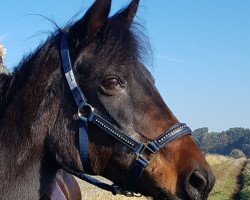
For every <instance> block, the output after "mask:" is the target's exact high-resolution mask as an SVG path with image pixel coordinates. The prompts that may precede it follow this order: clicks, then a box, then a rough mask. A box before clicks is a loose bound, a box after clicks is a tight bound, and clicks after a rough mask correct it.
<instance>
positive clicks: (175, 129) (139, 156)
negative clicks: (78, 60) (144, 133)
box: [60, 33, 191, 196]
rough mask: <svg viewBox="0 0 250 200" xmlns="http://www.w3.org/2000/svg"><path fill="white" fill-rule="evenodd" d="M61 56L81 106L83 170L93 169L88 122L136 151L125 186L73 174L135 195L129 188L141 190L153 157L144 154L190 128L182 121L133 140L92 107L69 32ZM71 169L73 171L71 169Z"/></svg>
mask: <svg viewBox="0 0 250 200" xmlns="http://www.w3.org/2000/svg"><path fill="white" fill-rule="evenodd" d="M60 51H61V59H62V67H63V70H64V73H65V77H66V80H67V82H68V85H69V88H70V90H71V92H72V95H73V97H74V99H75V102H76V104H77V106H78V115H79V150H80V157H81V161H82V163H83V165H84V171H85V172H87V173H88V172H89V171H90V159H89V151H88V144H89V139H88V124H89V123H92V124H94V125H96V126H97V127H99V128H101V129H102V130H103V131H105V132H106V133H107V134H109V135H110V136H112V137H113V138H115V139H117V140H118V141H119V142H121V143H122V144H123V145H125V146H126V147H127V148H129V149H130V150H131V152H133V153H134V154H135V157H136V158H135V161H134V162H133V164H132V166H131V172H130V173H131V175H130V177H129V179H128V182H127V184H126V185H127V186H126V188H125V190H123V189H121V188H120V187H119V186H116V185H114V184H113V185H108V184H106V183H102V182H100V181H99V180H96V179H94V178H92V177H90V176H88V175H87V174H74V175H76V176H78V177H79V178H81V179H83V180H85V181H87V182H89V183H91V184H93V185H96V186H97V187H100V188H102V189H105V190H108V191H111V192H112V193H113V194H124V195H126V196H131V195H132V196H133V195H134V193H133V192H130V191H135V192H137V191H138V184H139V181H140V178H141V175H142V173H143V171H144V169H145V168H146V167H147V166H148V164H149V163H150V161H149V160H148V159H147V158H145V156H144V154H145V152H146V151H147V153H150V154H156V153H157V152H158V151H159V150H160V149H161V148H163V147H164V146H166V145H167V144H168V143H169V142H171V141H173V140H174V139H176V138H179V137H182V136H184V135H191V130H190V128H189V127H188V126H187V125H186V124H183V123H177V124H175V125H174V126H172V127H170V128H169V129H168V130H167V131H165V132H164V133H163V134H161V135H160V136H158V137H157V138H156V139H154V140H152V141H150V142H148V143H142V142H138V141H136V140H134V139H133V138H131V137H130V136H129V134H126V133H123V132H121V131H120V130H118V129H117V128H116V127H115V126H114V125H113V124H111V123H110V122H109V121H107V120H106V119H104V118H103V117H102V116H99V115H98V114H97V113H96V112H95V111H94V109H93V107H92V106H91V105H90V104H89V103H88V102H87V98H86V97H85V95H84V93H83V92H82V90H81V88H80V87H79V86H78V83H77V81H76V79H75V76H74V73H73V70H72V66H71V59H70V54H69V47H68V35H67V33H64V34H63V36H62V39H61V50H60ZM70 173H72V172H70Z"/></svg>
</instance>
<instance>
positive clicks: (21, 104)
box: [0, 58, 60, 200]
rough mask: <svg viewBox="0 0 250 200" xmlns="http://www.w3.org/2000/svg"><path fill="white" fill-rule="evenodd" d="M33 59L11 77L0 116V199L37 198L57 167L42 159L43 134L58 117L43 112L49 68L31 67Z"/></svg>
mask: <svg viewBox="0 0 250 200" xmlns="http://www.w3.org/2000/svg"><path fill="white" fill-rule="evenodd" d="M32 59H33V58H31V61H29V62H27V64H26V65H25V66H22V67H21V68H20V69H19V70H18V71H16V72H14V74H13V75H12V77H11V80H10V82H9V84H10V85H9V87H11V89H10V90H9V91H7V93H9V94H7V99H6V102H7V103H6V105H4V112H3V113H1V116H0V180H1V181H0V192H1V195H3V196H1V199H20V200H25V199H39V198H40V196H41V195H42V193H43V192H44V191H45V190H46V189H47V188H48V186H49V184H50V182H51V181H52V179H53V177H54V176H55V174H56V172H57V168H58V167H57V166H56V164H55V162H53V160H52V161H51V160H49V161H48V159H49V158H47V157H48V156H47V157H46V158H45V157H44V155H48V154H47V152H45V151H46V148H45V139H46V133H47V132H48V127H50V126H52V123H53V122H54V121H55V120H56V114H57V113H49V112H48V110H47V109H45V105H46V103H47V101H48V100H49V99H48V98H49V96H46V93H45V91H46V87H47V85H48V84H49V81H50V80H49V78H48V77H51V76H52V75H51V69H44V68H45V66H46V63H45V64H44V65H43V66H39V67H38V66H34V63H33V62H32ZM47 68H48V67H47ZM58 71H59V70H58ZM59 72H60V71H59ZM50 104H53V102H50ZM48 115H50V116H48ZM45 118H49V119H50V120H45ZM2 197H3V198H2Z"/></svg>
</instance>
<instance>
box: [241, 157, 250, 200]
mask: <svg viewBox="0 0 250 200" xmlns="http://www.w3.org/2000/svg"><path fill="white" fill-rule="evenodd" d="M242 174H243V180H242V181H243V189H242V190H241V191H240V199H241V200H249V199H250V160H248V162H247V165H246V167H245V169H244V171H243V173H242Z"/></svg>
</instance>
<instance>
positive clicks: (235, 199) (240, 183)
mask: <svg viewBox="0 0 250 200" xmlns="http://www.w3.org/2000/svg"><path fill="white" fill-rule="evenodd" d="M246 165H247V160H246V161H245V162H244V163H243V165H242V169H241V172H240V174H239V175H238V176H237V185H238V189H237V191H236V192H235V193H234V194H233V197H232V198H231V199H232V200H241V198H240V191H241V190H242V189H243V187H244V182H243V171H244V169H245V167H246Z"/></svg>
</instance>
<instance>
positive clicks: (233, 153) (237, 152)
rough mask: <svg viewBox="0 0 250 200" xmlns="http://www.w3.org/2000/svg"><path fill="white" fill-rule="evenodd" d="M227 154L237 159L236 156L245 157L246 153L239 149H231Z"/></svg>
mask: <svg viewBox="0 0 250 200" xmlns="http://www.w3.org/2000/svg"><path fill="white" fill-rule="evenodd" d="M229 156H231V157H233V158H235V159H238V158H246V155H245V154H244V153H243V151H241V150H240V149H233V150H232V151H231V152H230V154H229Z"/></svg>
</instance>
